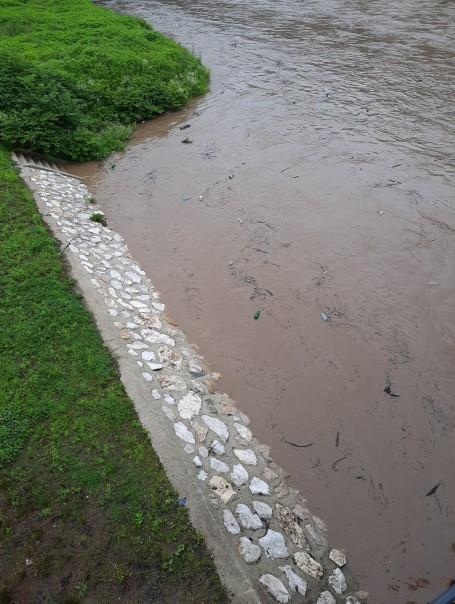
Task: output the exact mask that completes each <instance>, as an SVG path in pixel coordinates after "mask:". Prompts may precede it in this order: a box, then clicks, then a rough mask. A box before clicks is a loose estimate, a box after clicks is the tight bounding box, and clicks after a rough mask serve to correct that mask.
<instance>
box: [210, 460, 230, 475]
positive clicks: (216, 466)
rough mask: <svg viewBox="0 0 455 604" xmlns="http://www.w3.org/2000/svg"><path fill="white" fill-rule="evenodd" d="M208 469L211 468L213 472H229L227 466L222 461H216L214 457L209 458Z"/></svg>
mask: <svg viewBox="0 0 455 604" xmlns="http://www.w3.org/2000/svg"><path fill="white" fill-rule="evenodd" d="M210 467H211V468H212V470H215V472H222V473H226V472H229V466H228V465H227V464H226V463H224V461H221V460H219V459H216V457H211V458H210Z"/></svg>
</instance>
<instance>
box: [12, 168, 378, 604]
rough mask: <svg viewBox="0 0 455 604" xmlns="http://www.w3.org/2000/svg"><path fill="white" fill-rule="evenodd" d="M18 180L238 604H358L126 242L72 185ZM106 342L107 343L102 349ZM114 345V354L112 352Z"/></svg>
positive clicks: (322, 538) (61, 180) (36, 176)
mask: <svg viewBox="0 0 455 604" xmlns="http://www.w3.org/2000/svg"><path fill="white" fill-rule="evenodd" d="M22 176H23V177H24V180H25V181H26V182H27V183H28V184H29V186H30V188H31V190H32V192H33V193H34V196H35V199H36V201H37V205H38V207H39V209H40V210H41V212H42V214H43V216H44V218H45V220H46V222H47V223H48V225H49V226H50V228H51V230H52V231H53V233H54V235H55V236H56V237H57V239H58V240H60V241H61V242H62V253H63V254H65V255H66V256H67V258H68V261H69V264H70V267H71V269H72V272H73V275H74V276H75V278H76V281H77V283H78V285H79V287H80V288H81V290H82V293H83V294H84V297H85V299H86V301H87V304H88V307H89V309H90V310H91V311H92V312H93V314H94V316H95V318H96V320H97V323H98V325H99V327H100V331H101V333H102V335H103V338H104V340H105V342H106V343H107V344H108V345H109V347H110V348H111V350H113V352H114V354H115V356H116V357H117V358H118V359H119V364H120V370H121V377H122V380H123V381H124V383H125V386H126V387H127V391H128V393H129V394H130V396H131V398H132V400H133V402H134V404H135V405H136V408H137V410H138V414H139V417H140V419H141V421H142V423H143V425H144V427H145V428H146V429H147V430H148V432H149V434H150V435H151V440H152V444H153V446H154V447H155V449H156V451H157V453H158V454H159V456H160V458H161V460H162V462H163V463H164V465H165V467H166V470H167V472H168V474H169V476H170V478H171V480H172V481H173V482H174V484H175V486H176V487H177V489H178V490H179V492H180V494H181V495H182V496H185V495H186V496H187V498H186V500H183V503H184V504H187V505H188V507H189V510H190V514H191V517H192V521H193V522H194V524H195V525H196V526H197V527H198V528H202V529H203V530H204V533H205V537H206V540H207V543H208V545H209V547H210V548H211V549H212V550H213V551H214V556H215V562H216V564H217V567H218V570H219V572H220V576H221V578H222V580H223V581H224V582H225V584H226V586H227V588H228V590H229V591H230V593H231V597H232V601H235V602H239V603H240V602H244V603H246V602H256V603H257V602H269V601H270V602H273V601H277V602H283V603H286V602H295V603H296V604H297V603H303V602H306V603H314V604H336V603H341V602H343V603H344V604H359V602H360V601H364V599H365V597H366V596H367V594H364V593H363V592H355V586H354V584H353V580H352V577H351V575H350V573H349V572H348V571H347V566H346V558H345V555H344V553H343V551H342V550H340V549H332V548H330V547H329V544H328V541H327V534H326V527H325V524H324V522H323V521H322V520H321V519H320V518H318V517H316V516H314V515H312V514H311V512H310V511H309V509H308V508H307V506H306V502H305V500H304V499H303V498H302V497H301V495H300V494H299V493H298V492H297V491H295V490H294V489H291V488H289V487H288V486H287V484H286V473H285V471H284V470H283V469H282V468H280V467H279V466H278V465H276V464H275V463H274V462H273V461H272V459H271V458H270V455H269V448H268V447H267V446H265V445H261V444H260V443H259V442H258V441H257V440H256V439H255V437H254V436H253V434H252V432H251V429H250V427H249V424H250V421H249V419H248V417H247V416H246V415H245V414H244V413H242V412H241V411H240V410H238V409H237V408H236V406H235V404H234V403H233V401H232V400H230V399H229V397H228V396H227V395H225V394H221V393H219V392H216V391H215V389H214V385H213V384H214V382H215V380H216V377H217V376H216V374H212V373H210V372H209V370H208V369H207V367H206V366H205V364H204V362H203V359H202V358H201V357H200V356H199V355H198V354H197V352H196V351H195V349H194V348H192V347H191V346H190V345H189V344H188V342H187V340H186V338H185V336H184V334H183V333H182V332H181V331H180V330H178V329H176V328H175V327H174V326H173V325H171V324H170V323H169V322H168V321H167V320H166V316H165V307H164V304H162V302H160V298H159V294H158V292H157V291H156V290H155V288H154V287H153V285H152V284H151V282H150V280H149V279H148V277H147V275H146V274H145V273H144V271H142V270H141V268H140V267H139V266H138V265H137V264H136V262H134V260H133V259H132V258H131V255H130V253H129V251H128V249H127V246H126V245H125V242H124V241H123V239H122V237H121V236H120V235H119V234H117V233H115V232H113V231H112V230H111V229H110V228H108V227H105V226H103V225H102V224H98V223H96V222H93V221H92V220H91V216H92V215H93V213H95V212H100V213H101V210H100V209H99V208H97V207H96V206H95V205H94V204H92V203H91V201H92V200H91V198H90V194H89V192H88V190H87V188H86V186H85V185H84V184H83V183H82V182H80V181H79V180H77V179H75V178H72V177H69V176H67V175H64V174H61V173H58V172H57V171H51V170H44V169H43V165H42V164H41V166H40V167H38V166H37V167H32V164H30V163H27V165H26V166H23V167H22ZM111 335H112V338H111V337H110V336H111ZM112 342H117V343H116V344H112Z"/></svg>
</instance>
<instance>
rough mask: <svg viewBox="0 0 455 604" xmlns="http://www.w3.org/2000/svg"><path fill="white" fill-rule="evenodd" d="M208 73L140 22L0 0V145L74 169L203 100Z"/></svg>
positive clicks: (81, 8) (38, 1)
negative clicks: (149, 123) (70, 163)
mask: <svg viewBox="0 0 455 604" xmlns="http://www.w3.org/2000/svg"><path fill="white" fill-rule="evenodd" d="M207 86H208V71H207V69H206V68H205V67H203V66H202V64H201V62H200V61H199V60H198V59H197V58H196V57H194V56H193V55H192V54H191V53H189V52H188V51H187V50H185V49H184V48H182V47H181V46H179V45H178V44H177V43H175V42H173V41H172V40H169V39H168V38H166V37H165V36H163V35H161V34H159V33H158V32H156V31H154V30H153V29H151V28H150V27H149V26H148V25H147V24H146V23H145V22H144V21H142V20H140V19H137V18H135V17H129V16H126V15H120V14H117V13H114V12H112V11H110V10H108V9H105V8H102V7H98V6H95V5H93V4H92V3H91V2H90V0H0V142H2V143H3V144H4V145H5V146H7V147H8V148H10V149H17V150H21V151H34V152H38V153H43V154H45V155H47V156H48V157H53V158H61V159H70V160H75V161H83V160H88V159H100V158H104V157H106V156H107V155H109V154H110V153H111V152H112V151H114V150H118V149H120V148H122V146H123V143H124V141H125V140H126V138H127V137H128V136H129V134H130V133H131V130H132V127H133V125H134V124H135V123H136V122H138V121H140V120H146V119H150V118H151V117H153V116H156V115H159V114H161V113H164V112H166V111H171V110H175V109H178V108H179V107H181V106H183V105H184V104H185V103H186V102H187V101H188V99H190V98H191V97H194V96H196V95H200V94H202V93H203V92H205V91H206V90H207Z"/></svg>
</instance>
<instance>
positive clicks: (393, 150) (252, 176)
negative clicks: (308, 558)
mask: <svg viewBox="0 0 455 604" xmlns="http://www.w3.org/2000/svg"><path fill="white" fill-rule="evenodd" d="M105 4H106V5H107V6H110V7H112V8H114V9H117V10H121V11H127V12H130V13H133V14H136V15H139V16H142V17H143V18H145V19H146V20H147V21H149V22H150V23H151V24H153V25H154V26H155V27H156V28H157V29H159V30H161V31H163V32H164V33H167V34H169V35H171V36H173V37H174V38H176V39H177V40H178V41H179V42H181V43H183V44H184V45H186V46H187V47H188V48H190V49H191V50H192V51H193V52H195V53H196V54H200V55H201V57H202V60H203V62H204V63H205V64H206V65H207V66H208V67H209V68H210V69H211V73H212V83H211V90H210V92H209V93H208V94H207V95H206V96H205V97H204V98H203V99H200V100H198V101H196V102H194V103H192V105H191V106H190V107H189V108H187V109H186V110H185V111H183V112H181V113H178V114H174V115H171V116H163V117H161V118H159V119H157V120H155V121H154V122H152V123H150V124H145V125H144V126H143V127H141V128H140V129H139V130H138V131H137V132H136V135H135V137H134V139H133V141H132V142H131V144H130V145H129V146H128V148H127V150H126V152H125V153H122V154H118V155H116V156H115V157H114V158H111V159H109V161H107V162H105V163H104V164H91V165H86V166H82V167H72V168H71V169H73V170H74V171H76V172H78V173H79V174H83V175H84V176H85V177H86V178H87V179H88V184H89V186H90V188H91V190H92V192H93V193H94V195H95V197H96V198H97V199H98V200H99V202H100V203H101V204H102V205H103V207H104V208H105V210H106V213H107V216H108V219H109V221H110V223H111V224H112V225H113V227H114V228H116V229H117V230H118V231H119V232H121V233H122V234H123V235H124V236H125V238H126V240H127V243H128V245H129V247H130V249H131V251H132V252H133V254H134V255H135V257H136V258H137V259H138V260H139V261H140V262H141V263H142V265H143V267H144V268H145V270H146V271H147V272H148V274H149V275H150V277H151V279H152V281H153V282H154V284H155V285H156V286H157V288H158V289H159V290H161V292H162V294H163V299H164V301H165V302H167V306H168V314H169V315H170V316H171V317H172V319H173V320H174V321H175V322H177V323H178V324H179V325H180V326H181V327H182V328H183V330H184V331H185V332H186V333H187V334H188V336H189V338H190V340H191V341H192V342H194V343H195V344H198V345H199V347H200V351H201V352H202V353H203V354H204V355H205V356H206V358H207V361H208V362H209V364H210V366H211V368H212V369H213V370H218V371H220V372H221V373H222V374H223V379H222V382H221V383H220V388H221V389H224V390H225V391H227V392H228V393H229V394H230V395H231V396H232V397H233V398H234V399H235V400H236V401H237V402H238V405H239V406H240V407H241V408H242V409H243V410H244V411H245V412H246V413H248V414H249V415H250V417H251V418H252V424H253V429H254V432H255V433H256V434H257V436H258V437H259V438H260V439H261V440H262V441H264V442H266V443H268V444H270V445H271V447H272V454H273V456H274V458H275V460H276V461H277V462H279V463H281V465H283V466H284V467H285V468H286V469H287V470H288V471H289V472H290V474H291V478H290V480H291V482H292V483H293V484H294V485H295V486H297V487H298V488H300V489H301V491H302V493H303V494H304V496H306V497H307V499H308V502H309V505H310V506H311V508H312V509H313V510H314V511H315V513H317V514H319V515H320V516H321V517H322V518H324V519H325V520H326V521H327V522H328V525H329V535H330V538H331V541H332V543H334V544H340V545H344V546H346V548H347V552H348V557H349V559H350V562H351V568H352V570H353V572H354V574H355V575H356V576H357V578H358V579H359V582H360V585H361V587H362V588H363V589H367V590H368V591H370V593H371V602H372V603H373V604H404V603H414V602H415V603H419V604H420V603H423V602H426V601H427V599H428V598H430V597H431V596H434V595H436V594H437V593H438V592H439V591H442V589H444V587H445V586H446V585H448V583H449V582H450V580H452V579H455V519H454V518H455V517H454V502H455V465H454V461H455V400H454V399H455V348H454V340H455V200H454V174H455V161H454V152H455V116H454V105H453V93H454V82H455V35H454V24H455V3H454V2H453V1H450V0H400V1H399V2H392V1H388V0H380V1H379V0H300V1H299V0H286V1H280V0H275V1H273V2H272V1H270V0H259V1H258V0H256V1H254V2H253V1H252V0H242V1H241V2H240V1H236V0H211V1H210V2H209V1H208V0H174V1H173V0H169V1H167V2H159V1H137V2H136V1H133V0H131V1H129V2H125V1H122V2H121V1H118V0H113V1H111V2H106V3H105ZM186 123H189V124H191V127H190V128H188V129H185V130H180V128H179V127H180V126H181V125H182V124H186ZM187 136H188V137H190V138H191V139H192V140H193V143H192V144H182V143H181V141H182V139H183V138H185V137H187ZM113 164H115V168H114V169H112V168H111V166H112V165H113ZM257 310H260V311H261V313H260V316H259V319H257V320H255V319H254V315H255V313H256V311H257ZM321 313H322V314H321ZM385 389H387V390H388V392H385ZM392 395H396V396H392ZM398 395H399V396H398ZM296 445H311V446H307V447H299V446H296ZM436 486H437V488H436V490H434V492H432V491H433V489H434V487H436ZM430 493H431V494H430Z"/></svg>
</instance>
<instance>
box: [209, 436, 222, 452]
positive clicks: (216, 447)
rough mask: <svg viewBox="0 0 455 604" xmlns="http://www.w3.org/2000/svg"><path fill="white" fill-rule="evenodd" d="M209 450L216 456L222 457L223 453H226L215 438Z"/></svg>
mask: <svg viewBox="0 0 455 604" xmlns="http://www.w3.org/2000/svg"><path fill="white" fill-rule="evenodd" d="M210 448H211V449H212V451H213V452H214V453H216V454H217V455H224V453H225V452H226V449H225V447H224V445H223V443H220V441H219V440H218V439H217V438H215V440H214V441H213V442H212V444H211V447H210Z"/></svg>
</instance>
